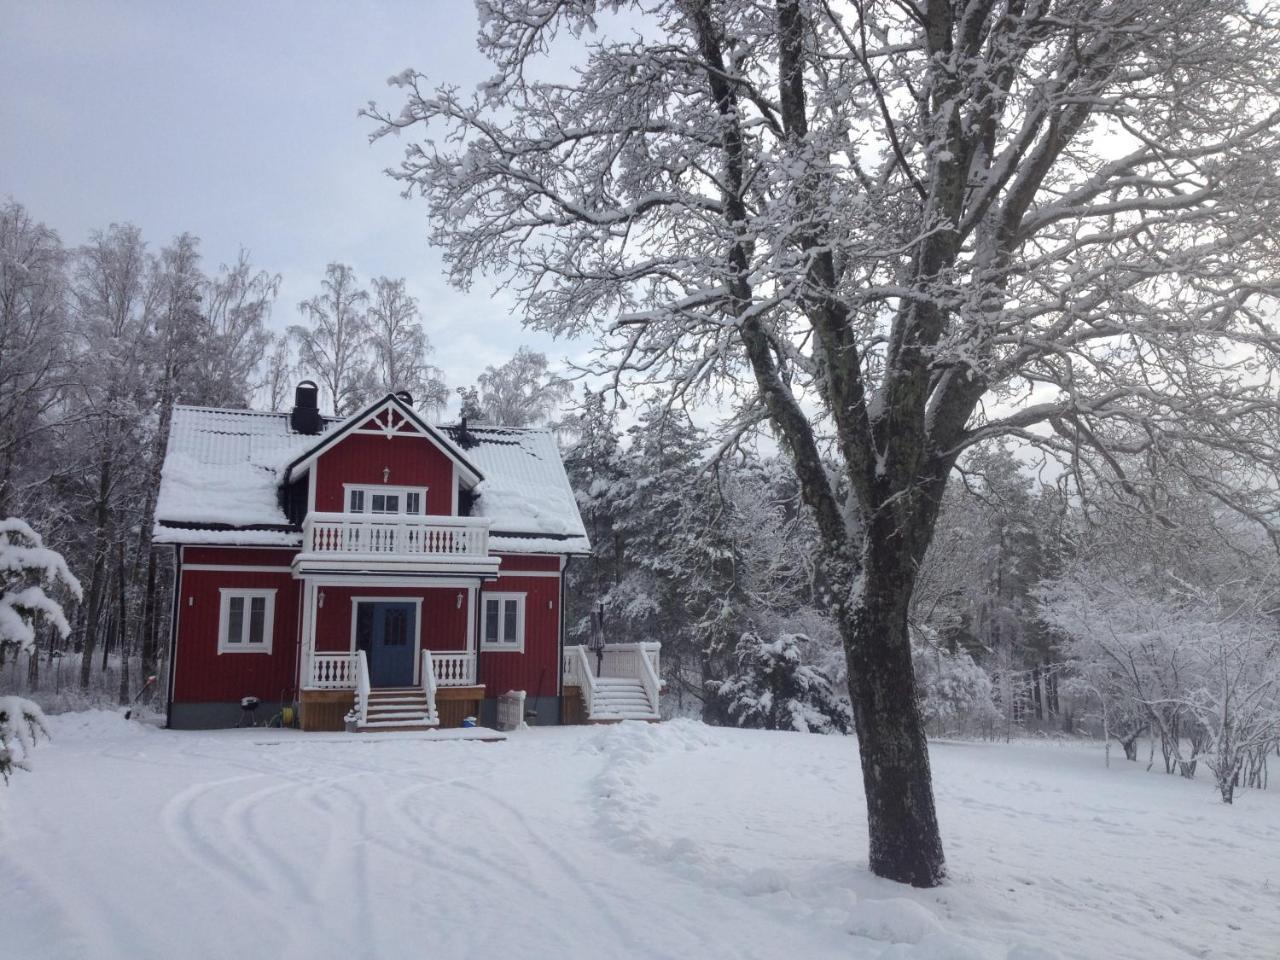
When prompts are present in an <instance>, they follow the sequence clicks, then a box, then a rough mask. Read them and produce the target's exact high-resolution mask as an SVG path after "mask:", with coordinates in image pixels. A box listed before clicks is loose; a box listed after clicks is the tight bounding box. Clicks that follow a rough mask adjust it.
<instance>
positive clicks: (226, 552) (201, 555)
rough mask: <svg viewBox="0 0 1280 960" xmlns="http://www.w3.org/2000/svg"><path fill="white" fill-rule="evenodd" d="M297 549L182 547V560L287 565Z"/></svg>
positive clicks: (243, 565) (267, 565)
mask: <svg viewBox="0 0 1280 960" xmlns="http://www.w3.org/2000/svg"><path fill="white" fill-rule="evenodd" d="M297 555H298V551H297V550H267V549H261V548H258V547H184V548H183V552H182V562H183V563H184V564H188V563H223V564H228V565H231V566H237V567H287V566H289V564H290V563H292V562H293V558H294V557H296V556H297Z"/></svg>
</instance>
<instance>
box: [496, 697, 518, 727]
mask: <svg viewBox="0 0 1280 960" xmlns="http://www.w3.org/2000/svg"><path fill="white" fill-rule="evenodd" d="M524 699H525V694H524V691H523V690H508V691H507V692H506V693H504V694H503V695H502V696H500V697H498V729H499V730H519V729H520V728H521V727H523V726H524Z"/></svg>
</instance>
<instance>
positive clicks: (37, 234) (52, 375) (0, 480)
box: [0, 201, 71, 515]
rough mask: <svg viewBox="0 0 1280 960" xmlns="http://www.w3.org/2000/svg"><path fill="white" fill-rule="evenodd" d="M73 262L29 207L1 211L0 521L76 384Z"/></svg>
mask: <svg viewBox="0 0 1280 960" xmlns="http://www.w3.org/2000/svg"><path fill="white" fill-rule="evenodd" d="M67 260H68V257H67V254H66V252H65V251H64V249H63V247H62V243H61V241H60V240H59V239H58V235H57V234H56V233H54V232H53V231H52V230H50V229H49V228H48V227H46V226H45V225H44V224H42V223H38V222H36V221H35V220H33V219H32V217H31V215H30V213H28V212H27V209H26V208H25V207H23V206H22V204H20V203H15V202H13V201H9V202H7V203H5V204H0V515H4V514H5V513H6V512H7V511H8V510H9V508H10V507H12V506H13V505H14V498H15V493H16V491H15V487H16V486H17V485H18V484H19V483H20V481H21V479H22V477H21V476H20V472H21V471H20V467H21V465H22V464H23V463H29V462H30V460H31V453H32V446H33V444H35V443H36V441H37V438H38V437H39V436H40V435H41V433H46V432H48V431H49V430H50V428H51V426H52V424H53V423H54V422H56V421H57V420H59V419H60V417H59V416H58V409H57V408H58V404H59V403H60V402H61V401H62V400H64V399H65V393H66V388H67V386H68V384H69V382H70V374H71V364H70V362H69V361H70V351H69V350H68V349H67V341H68V338H69V335H70V331H69V329H68V316H67V277H66V274H67Z"/></svg>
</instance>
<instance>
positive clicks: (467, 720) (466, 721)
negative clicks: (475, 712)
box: [462, 717, 476, 727]
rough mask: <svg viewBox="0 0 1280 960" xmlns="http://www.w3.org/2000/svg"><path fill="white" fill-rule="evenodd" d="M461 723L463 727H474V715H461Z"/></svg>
mask: <svg viewBox="0 0 1280 960" xmlns="http://www.w3.org/2000/svg"><path fill="white" fill-rule="evenodd" d="M462 725H463V726H464V727H474V726H475V725H476V718H475V717H463V718H462Z"/></svg>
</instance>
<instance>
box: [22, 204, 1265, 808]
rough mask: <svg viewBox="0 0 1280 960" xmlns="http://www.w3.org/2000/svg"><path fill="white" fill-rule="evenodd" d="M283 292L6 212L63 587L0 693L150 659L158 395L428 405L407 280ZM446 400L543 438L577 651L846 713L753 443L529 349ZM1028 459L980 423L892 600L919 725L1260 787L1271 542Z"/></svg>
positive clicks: (688, 706) (821, 606) (1219, 515)
mask: <svg viewBox="0 0 1280 960" xmlns="http://www.w3.org/2000/svg"><path fill="white" fill-rule="evenodd" d="M279 284H280V278H279V276H278V275H274V274H272V273H270V272H269V271H266V270H262V269H260V268H258V267H256V266H255V265H254V264H252V263H251V261H250V259H249V257H248V256H247V255H246V254H243V253H242V254H241V255H240V257H239V258H238V259H237V260H236V262H235V263H233V264H230V265H224V266H221V267H220V268H218V269H217V270H216V271H210V270H209V269H207V267H206V265H205V264H204V263H203V262H202V260H201V257H200V252H199V241H198V240H197V239H196V238H195V237H194V236H192V235H190V234H183V235H181V236H179V237H176V238H174V239H173V240H172V241H171V242H170V243H169V244H168V245H166V246H163V247H160V248H159V249H154V250H153V249H152V248H150V247H149V246H148V245H147V243H146V242H145V241H144V239H143V237H142V236H141V234H140V232H139V231H138V230H137V229H136V228H134V227H131V226H127V225H126V226H120V225H112V226H111V227H109V228H107V229H105V230H103V231H100V232H97V233H95V234H94V235H93V236H91V237H90V238H89V240H88V242H87V243H85V244H83V245H81V246H78V247H67V246H64V244H63V243H62V241H61V240H60V238H59V237H58V236H57V235H56V234H55V233H54V232H53V231H51V230H49V229H48V228H47V227H45V226H44V225H43V224H41V223H39V222H38V221H37V220H35V219H34V218H33V217H32V216H31V214H30V213H29V212H28V211H27V210H26V209H25V208H24V207H22V206H21V205H20V204H18V203H16V202H12V201H11V202H9V203H8V204H6V205H5V206H4V207H3V208H0V515H4V516H17V517H22V518H23V519H25V520H26V521H28V522H29V523H30V524H31V526H32V527H33V528H34V529H35V530H36V531H38V532H39V533H40V534H41V535H42V536H43V537H44V540H45V543H46V545H47V546H49V547H51V548H53V549H55V550H57V551H58V552H60V553H61V554H63V555H64V556H65V557H66V558H67V561H68V564H69V566H70V567H71V569H72V570H73V571H74V572H75V573H76V575H77V576H78V577H79V578H80V580H81V582H82V584H83V586H84V598H83V600H82V601H81V602H78V603H72V604H69V605H68V608H67V609H68V613H69V617H70V622H71V632H70V636H69V637H68V638H66V639H62V638H60V637H59V636H58V635H57V632H56V631H54V630H52V629H45V630H44V631H43V632H42V633H41V634H40V635H39V636H38V638H37V644H36V647H35V649H34V650H33V651H31V652H29V653H23V654H21V655H18V654H17V652H16V650H14V649H8V648H5V647H0V685H2V688H3V689H6V690H12V691H14V692H29V693H30V694H31V695H32V696H35V697H36V698H37V699H41V700H43V701H45V702H46V703H48V704H50V705H52V706H54V707H58V706H69V705H80V704H83V703H86V702H103V701H106V702H111V701H115V702H119V703H126V702H129V701H131V700H133V699H134V698H135V697H136V696H137V695H138V693H139V691H140V690H141V689H142V688H143V686H144V684H145V679H146V678H147V677H150V676H153V675H159V676H162V675H163V669H164V667H165V664H164V663H163V662H162V660H163V654H164V646H165V645H164V643H163V639H162V638H163V637H165V636H166V630H167V609H168V606H167V604H168V574H169V566H168V565H169V562H170V558H169V555H168V551H167V550H153V549H152V544H151V539H150V537H151V533H150V531H151V525H152V520H153V512H154V504H155V494H156V488H157V485H158V480H159V472H160V467H161V464H162V462H163V458H164V438H165V436H166V433H167V426H168V422H169V416H170V412H171V410H172V408H173V405H174V404H175V403H192V404H206V405H217V406H231V407H243V406H260V407H261V406H265V407H269V408H271V409H282V408H283V407H285V406H287V404H288V396H289V393H290V391H291V389H292V386H293V383H294V381H295V379H296V378H297V377H298V376H301V375H307V376H311V377H314V378H315V379H316V380H317V381H318V382H319V383H320V384H321V386H322V389H323V396H324V398H325V400H326V401H327V403H328V407H329V411H330V412H340V413H345V412H349V411H351V410H353V409H355V408H357V407H358V406H360V405H361V404H362V403H364V402H367V400H369V399H371V398H373V397H374V396H377V395H380V394H381V393H384V392H387V391H389V390H396V389H407V390H409V391H410V392H411V393H413V395H414V396H415V400H416V402H417V405H418V406H419V408H420V409H422V410H423V411H424V412H425V413H426V415H427V416H429V417H432V418H438V417H440V416H441V415H442V414H443V413H444V411H445V409H446V407H447V406H448V404H449V401H450V397H451V391H450V388H449V386H448V384H447V382H446V376H445V373H444V371H441V370H440V369H439V368H437V367H435V366H434V365H432V364H431V362H430V357H431V345H430V341H429V338H428V337H427V334H426V333H425V331H424V329H423V326H422V319H421V316H420V314H419V311H418V306H417V303H416V302H415V301H414V299H413V298H412V297H411V296H409V295H408V294H407V292H406V291H405V285H404V281H403V280H399V279H391V278H386V277H378V278H375V279H374V280H373V281H372V283H371V285H370V287H369V288H368V289H366V288H365V287H364V286H363V285H362V284H361V283H360V281H359V279H358V278H357V276H356V275H355V273H354V271H353V270H352V269H351V268H350V267H349V266H346V265H344V264H336V263H335V264H330V265H329V267H328V269H327V271H326V274H325V278H324V281H323V284H322V289H321V290H320V291H319V292H318V293H317V294H316V295H315V296H314V297H312V298H310V299H308V300H305V301H303V302H302V303H300V304H299V305H298V314H299V322H298V323H296V324H293V325H291V326H290V327H289V328H288V329H287V331H285V332H274V331H273V330H272V328H271V326H270V324H269V321H270V317H271V312H272V309H273V307H274V306H275V301H276V298H277V293H278V290H279ZM453 392H456V394H457V395H458V398H459V402H460V406H461V413H462V415H465V416H467V417H469V418H472V419H474V420H476V421H488V422H493V423H500V424H504V425H509V426H529V425H549V426H552V427H554V428H555V429H556V431H557V435H558V436H559V437H560V440H561V443H562V446H563V448H564V451H565V457H566V463H567V466H568V469H569V473H570V477H571V481H572V483H573V486H574V488H575V491H576V493H577V497H578V501H579V506H580V509H581V512H582V515H583V519H584V521H585V523H586V525H587V530H588V533H589V535H590V536H591V539H592V542H593V544H594V545H595V553H594V555H593V556H592V557H590V558H581V559H577V560H575V561H574V562H573V563H572V564H571V566H570V569H569V576H570V586H569V589H568V595H569V597H570V598H571V601H572V608H571V610H570V616H569V634H570V635H569V638H568V639H569V642H591V641H592V638H593V634H594V635H595V636H596V637H600V636H602V637H604V638H605V639H607V640H609V641H636V640H659V641H661V642H662V644H663V666H664V672H665V674H666V675H665V677H664V679H665V680H666V682H667V684H668V696H667V702H666V708H667V710H668V711H670V712H673V713H677V714H684V715H697V716H701V717H702V718H703V719H705V720H707V721H709V722H712V723H718V724H730V725H740V726H751V727H765V728H770V729H799V730H812V731H823V732H827V731H839V732H848V731H849V730H850V728H851V722H852V721H851V717H850V712H849V707H848V702H847V694H846V686H847V680H848V677H847V668H846V666H845V658H844V655H843V652H842V650H841V646H840V638H839V634H838V630H837V629H836V626H835V624H834V623H833V621H832V620H831V617H830V614H829V612H828V605H827V603H826V601H825V598H824V597H823V595H822V588H821V586H820V582H819V579H818V578H817V577H816V576H815V569H814V565H813V556H814V551H815V546H814V544H815V539H816V537H817V532H816V530H815V527H814V522H813V519H812V517H811V515H810V513H809V512H808V511H807V510H806V509H805V508H804V505H803V503H802V500H801V497H800V493H799V489H798V486H797V483H796V480H795V477H794V474H793V473H792V472H791V471H790V470H789V468H788V466H787V464H785V463H784V462H783V461H782V460H781V459H779V457H778V456H777V455H775V454H773V453H769V452H767V451H762V450H761V449H760V448H759V447H758V446H749V445H742V444H739V445H728V446H725V447H716V446H715V445H714V444H713V442H712V438H711V435H710V434H709V433H708V432H707V431H705V430H703V429H702V428H700V427H699V426H697V425H695V423H694V421H693V420H692V419H691V418H690V417H689V415H688V412H687V411H685V410H684V409H683V408H682V407H681V406H680V405H678V404H673V403H671V402H668V401H664V400H663V399H661V398H657V399H652V398H651V399H649V400H648V401H646V402H642V403H641V405H640V408H639V410H638V411H632V412H631V413H629V414H625V413H624V412H620V411H619V409H618V408H617V406H616V405H614V404H613V403H612V402H609V401H607V400H606V396H605V395H604V394H601V393H592V392H591V391H590V390H589V389H586V388H583V389H582V391H581V393H580V394H577V395H575V394H574V390H573V387H572V385H571V383H570V381H568V380H566V379H564V378H562V377H561V376H559V375H558V374H557V373H556V372H555V371H554V370H552V368H551V367H550V365H549V364H548V362H547V359H546V357H545V356H543V355H541V354H538V353H535V352H533V351H531V350H528V349H527V348H523V347H522V348H520V349H519V350H518V351H517V352H516V354H515V356H514V357H513V359H512V360H511V361H510V362H509V363H507V364H504V365H502V366H500V367H496V368H495V367H490V368H489V369H488V370H486V371H485V372H484V373H483V374H481V375H480V376H479V377H478V379H477V383H476V384H475V385H467V386H462V387H457V388H455V390H454V391H453ZM1047 466H1048V464H1046V463H1045V462H1044V461H1043V460H1040V461H1031V460H1030V459H1028V458H1027V455H1026V454H1025V453H1020V452H1019V451H1018V450H1017V449H1016V448H1013V447H1010V446H1008V445H1007V444H1000V443H992V444H986V445H982V446H980V447H978V448H976V449H975V450H974V451H972V452H971V453H970V454H969V455H968V456H967V457H966V458H965V460H964V461H963V463H962V464H961V468H960V477H961V480H962V481H963V482H961V483H956V484H952V485H951V486H950V487H949V488H948V491H947V494H946V499H945V503H944V507H943V511H942V517H941V520H940V522H939V525H938V533H937V535H936V536H935V538H934V540H933V543H932V544H931V546H930V549H929V551H928V554H927V556H926V559H925V562H924V563H923V565H922V568H921V570H920V573H919V577H918V583H917V588H916V590H915V593H914V597H913V602H912V610H911V630H912V648H913V663H914V666H915V671H916V680H917V692H918V694H919V696H920V699H921V703H922V708H923V714H924V717H925V719H926V722H927V724H928V729H929V731H930V733H931V734H932V735H934V736H956V735H960V736H985V737H1005V738H1007V737H1011V736H1015V735H1021V734H1023V733H1027V732H1034V733H1037V734H1050V733H1051V734H1055V735H1067V734H1073V733H1087V734H1092V735H1099V734H1100V735H1103V736H1106V737H1108V738H1109V739H1114V740H1115V741H1116V742H1117V743H1118V744H1119V745H1120V746H1121V747H1122V748H1123V750H1124V753H1125V755H1126V756H1127V757H1128V758H1129V759H1131V760H1133V759H1137V757H1138V753H1137V750H1138V744H1139V741H1140V739H1141V738H1142V737H1144V736H1146V737H1147V738H1148V740H1149V742H1150V744H1151V751H1152V755H1151V757H1150V758H1149V760H1150V761H1151V762H1154V751H1155V750H1156V749H1157V747H1158V748H1159V749H1160V751H1161V754H1162V761H1163V764H1164V768H1165V769H1166V770H1167V771H1168V772H1171V773H1172V772H1177V773H1181V774H1182V775H1184V776H1194V774H1195V771H1196V768H1197V766H1198V765H1200V764H1202V763H1203V764H1208V765H1209V766H1210V767H1211V768H1212V769H1213V771H1214V774H1215V777H1216V778H1217V779H1218V781H1219V785H1220V787H1222V789H1223V791H1224V798H1226V796H1227V794H1228V792H1229V789H1230V788H1231V787H1234V785H1236V784H1237V783H1241V782H1243V783H1246V784H1248V785H1253V786H1263V785H1265V780H1266V763H1265V761H1266V757H1267V755H1268V754H1269V753H1270V752H1272V751H1274V749H1275V748H1276V746H1277V742H1278V732H1280V722H1278V721H1280V686H1278V684H1280V647H1278V645H1277V640H1276V631H1275V626H1276V603H1275V595H1274V586H1275V576H1274V575H1275V558H1274V553H1273V552H1272V550H1271V545H1270V544H1269V543H1268V542H1266V540H1265V538H1263V537H1262V536H1261V535H1260V534H1258V533H1256V532H1255V531H1254V530H1253V529H1252V528H1250V527H1248V526H1246V525H1245V524H1244V523H1243V522H1242V521H1240V520H1239V519H1238V517H1237V515H1236V514H1234V513H1231V512H1229V511H1227V510H1225V509H1223V508H1222V507H1221V506H1220V505H1217V504H1215V503H1213V502H1212V501H1210V500H1209V499H1207V498H1206V497H1204V496H1202V495H1197V494H1195V493H1194V492H1192V491H1166V492H1165V493H1164V494H1157V493H1155V492H1154V491H1155V489H1156V488H1153V491H1152V492H1151V493H1150V495H1149V496H1144V497H1138V498H1136V499H1135V497H1133V496H1132V495H1131V494H1132V491H1129V490H1124V489H1121V488H1120V487H1118V486H1115V485H1107V484H1105V483H1102V482H1097V481H1095V480H1094V479H1091V478H1088V477H1085V476H1083V475H1074V476H1073V475H1066V474H1055V473H1054V472H1053V470H1051V469H1046V467H1047ZM831 474H832V476H833V477H837V476H838V471H837V470H835V469H834V468H833V469H832V470H831ZM1175 493H1176V494H1177V495H1174V494H1175ZM1152 497H1155V498H1156V499H1154V500H1153V499H1152ZM1135 503H1136V504H1137V506H1135ZM6 661H7V662H6ZM156 687H157V688H158V689H160V690H163V689H164V684H163V683H162V682H161V683H159V684H157V685H156Z"/></svg>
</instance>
